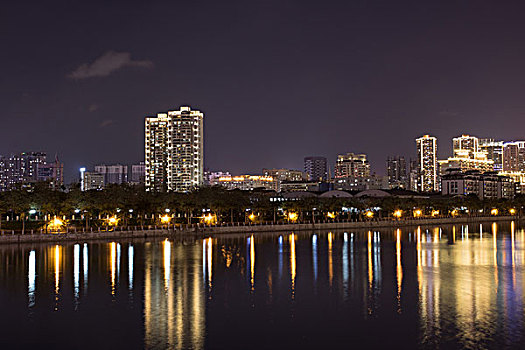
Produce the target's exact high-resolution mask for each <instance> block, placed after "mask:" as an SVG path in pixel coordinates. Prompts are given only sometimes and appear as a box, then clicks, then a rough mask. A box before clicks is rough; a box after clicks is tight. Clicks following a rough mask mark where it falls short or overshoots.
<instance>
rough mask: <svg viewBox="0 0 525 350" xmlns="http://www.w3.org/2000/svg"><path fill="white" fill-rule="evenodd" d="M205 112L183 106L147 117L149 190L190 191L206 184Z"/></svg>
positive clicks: (146, 160) (147, 174)
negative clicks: (204, 176) (176, 109)
mask: <svg viewBox="0 0 525 350" xmlns="http://www.w3.org/2000/svg"><path fill="white" fill-rule="evenodd" d="M203 120H204V114H203V113H202V112H200V111H197V110H192V109H191V108H190V107H187V106H183V107H181V108H180V109H179V110H178V111H168V112H167V113H159V114H158V115H157V116H156V117H146V120H145V134H146V135H145V136H146V152H145V153H146V159H145V166H146V167H145V168H146V169H145V170H146V181H145V182H146V190H147V191H160V192H165V191H174V192H188V191H191V190H193V189H195V188H197V187H199V186H202V184H203V174H204V140H203V131H204V128H203Z"/></svg>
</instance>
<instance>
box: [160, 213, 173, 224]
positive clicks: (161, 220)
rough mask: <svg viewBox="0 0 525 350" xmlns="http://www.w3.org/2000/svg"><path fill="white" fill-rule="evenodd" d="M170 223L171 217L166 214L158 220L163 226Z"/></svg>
mask: <svg viewBox="0 0 525 350" xmlns="http://www.w3.org/2000/svg"><path fill="white" fill-rule="evenodd" d="M170 221H171V216H169V215H168V214H165V215H163V216H161V218H160V222H161V223H163V224H169V223H170Z"/></svg>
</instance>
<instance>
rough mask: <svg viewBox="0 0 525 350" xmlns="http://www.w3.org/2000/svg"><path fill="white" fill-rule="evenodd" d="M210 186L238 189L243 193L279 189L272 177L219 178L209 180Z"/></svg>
mask: <svg viewBox="0 0 525 350" xmlns="http://www.w3.org/2000/svg"><path fill="white" fill-rule="evenodd" d="M210 185H211V186H216V185H219V186H223V187H225V188H226V189H228V190H233V189H239V190H243V191H251V190H253V189H256V188H263V189H265V190H272V191H277V190H278V188H279V182H278V181H277V180H276V179H274V178H273V177H271V176H258V175H240V176H231V175H226V176H221V177H219V178H218V179H217V178H215V179H213V180H211V182H210Z"/></svg>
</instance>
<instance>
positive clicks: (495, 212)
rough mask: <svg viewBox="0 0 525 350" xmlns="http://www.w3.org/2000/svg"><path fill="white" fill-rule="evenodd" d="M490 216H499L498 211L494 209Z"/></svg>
mask: <svg viewBox="0 0 525 350" xmlns="http://www.w3.org/2000/svg"><path fill="white" fill-rule="evenodd" d="M490 215H498V209H496V208H494V209H492V210H491V211H490Z"/></svg>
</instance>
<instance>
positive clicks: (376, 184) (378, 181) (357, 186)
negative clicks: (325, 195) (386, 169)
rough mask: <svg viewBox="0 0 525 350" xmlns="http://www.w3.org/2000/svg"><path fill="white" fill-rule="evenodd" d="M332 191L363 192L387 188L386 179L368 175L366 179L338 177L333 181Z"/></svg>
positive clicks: (385, 177)
mask: <svg viewBox="0 0 525 350" xmlns="http://www.w3.org/2000/svg"><path fill="white" fill-rule="evenodd" d="M333 188H334V190H339V191H364V190H379V189H387V188H388V177H387V176H377V175H375V174H374V175H370V176H367V177H361V176H360V177H356V176H348V177H339V178H335V179H334V186H333Z"/></svg>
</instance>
